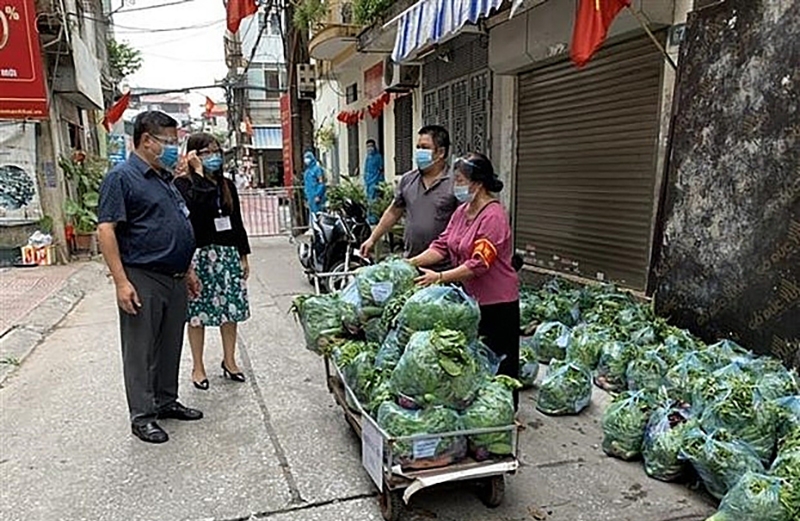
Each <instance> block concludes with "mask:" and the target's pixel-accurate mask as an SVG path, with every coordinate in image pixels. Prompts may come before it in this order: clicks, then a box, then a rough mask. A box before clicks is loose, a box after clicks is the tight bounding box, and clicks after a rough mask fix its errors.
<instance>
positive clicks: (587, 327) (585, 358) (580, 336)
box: [567, 323, 612, 371]
mask: <svg viewBox="0 0 800 521" xmlns="http://www.w3.org/2000/svg"><path fill="white" fill-rule="evenodd" d="M611 340H612V333H611V329H610V328H609V327H607V326H604V325H602V324H586V323H584V324H579V325H577V326H575V328H574V329H573V330H572V338H571V339H570V341H569V343H568V344H567V360H568V361H570V362H575V363H576V364H580V365H582V366H583V367H585V368H586V369H588V370H589V371H594V370H595V369H596V368H597V364H598V363H599V362H600V354H601V353H602V351H603V344H605V343H606V342H609V341H611Z"/></svg>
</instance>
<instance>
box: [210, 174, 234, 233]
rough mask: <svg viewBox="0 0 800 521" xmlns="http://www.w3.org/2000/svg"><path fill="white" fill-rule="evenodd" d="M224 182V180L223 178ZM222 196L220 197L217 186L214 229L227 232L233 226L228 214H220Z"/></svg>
mask: <svg viewBox="0 0 800 521" xmlns="http://www.w3.org/2000/svg"><path fill="white" fill-rule="evenodd" d="M223 182H224V180H223ZM221 199H222V198H221V197H220V188H219V186H217V211H218V212H219V217H217V218H216V219H214V229H216V230H217V231H218V232H227V231H230V230H231V229H232V228H233V227H232V226H231V218H230V216H228V215H222V200H221Z"/></svg>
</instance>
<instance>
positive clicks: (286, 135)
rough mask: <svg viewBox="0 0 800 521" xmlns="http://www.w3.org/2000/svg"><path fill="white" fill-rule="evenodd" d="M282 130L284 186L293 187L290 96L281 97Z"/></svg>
mask: <svg viewBox="0 0 800 521" xmlns="http://www.w3.org/2000/svg"><path fill="white" fill-rule="evenodd" d="M281 130H282V133H283V186H292V185H293V184H294V160H293V159H292V154H293V147H292V109H291V103H290V101H289V95H288V94H284V95H283V96H281Z"/></svg>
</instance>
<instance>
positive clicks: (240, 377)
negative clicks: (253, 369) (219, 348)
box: [220, 360, 245, 382]
mask: <svg viewBox="0 0 800 521" xmlns="http://www.w3.org/2000/svg"><path fill="white" fill-rule="evenodd" d="M220 365H221V366H222V375H223V376H224V377H225V378H230V379H231V380H233V381H234V382H244V381H245V378H244V373H232V372H230V371H228V368H227V367H225V360H223V361H222V364H220Z"/></svg>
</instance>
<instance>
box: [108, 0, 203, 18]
mask: <svg viewBox="0 0 800 521" xmlns="http://www.w3.org/2000/svg"><path fill="white" fill-rule="evenodd" d="M189 2H194V0H178V1H177V2H168V3H166V4H158V5H146V6H143V7H134V8H133V9H125V10H124V11H123V10H122V9H123V8H124V7H125V3H124V2H123V3H122V6H120V7H119V9H117V10H116V11H111V12H110V13H108V16H109V17H110V16H113V15H115V14H126V13H134V12H136V11H147V10H149V9H160V8H162V7H170V6H172V5H180V4H186V3H189Z"/></svg>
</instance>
